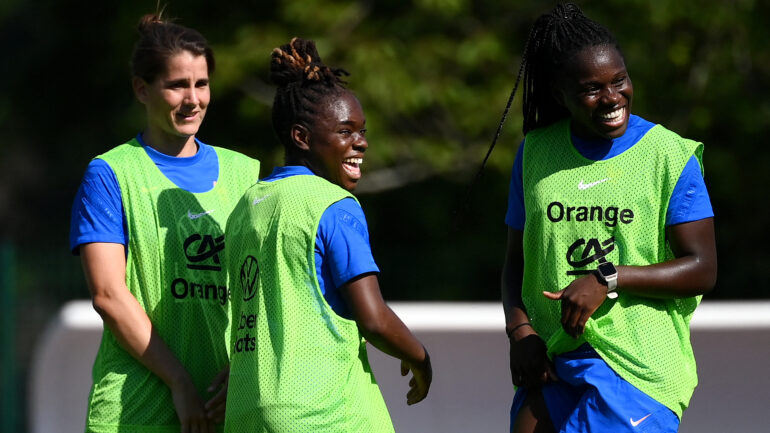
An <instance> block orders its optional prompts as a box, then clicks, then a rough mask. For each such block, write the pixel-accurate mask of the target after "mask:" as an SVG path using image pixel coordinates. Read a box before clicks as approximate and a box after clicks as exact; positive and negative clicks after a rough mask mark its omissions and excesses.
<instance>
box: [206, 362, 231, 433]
mask: <svg viewBox="0 0 770 433" xmlns="http://www.w3.org/2000/svg"><path fill="white" fill-rule="evenodd" d="M229 379H230V366H229V365H228V366H226V367H225V368H223V369H222V371H220V372H219V374H217V376H216V377H215V378H214V381H213V382H211V385H210V386H209V388H208V389H207V391H208V392H216V394H215V395H214V396H213V397H212V398H211V399H209V401H207V402H206V405H205V409H206V417H207V418H208V419H210V420H212V421H214V422H216V423H222V422H224V421H225V406H226V404H227V384H228V383H229Z"/></svg>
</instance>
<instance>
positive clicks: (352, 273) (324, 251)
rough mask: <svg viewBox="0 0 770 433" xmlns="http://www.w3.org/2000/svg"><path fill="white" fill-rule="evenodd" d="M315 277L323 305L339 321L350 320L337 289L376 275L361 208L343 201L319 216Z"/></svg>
mask: <svg viewBox="0 0 770 433" xmlns="http://www.w3.org/2000/svg"><path fill="white" fill-rule="evenodd" d="M315 259H316V273H317V275H318V276H319V278H318V280H319V281H318V282H319V285H320V286H321V292H322V293H323V294H324V297H325V298H326V302H328V303H329V305H330V306H331V307H332V309H333V310H334V311H335V312H336V313H337V314H339V315H340V316H342V317H346V318H351V315H350V311H349V310H348V308H347V304H346V303H345V300H344V299H343V297H342V294H341V293H340V291H339V288H340V287H341V286H342V285H344V284H345V283H347V282H348V281H350V280H352V279H354V278H356V277H358V276H360V275H363V274H368V273H373V272H379V271H380V269H379V268H378V267H377V264H376V263H375V262H374V257H373V256H372V250H371V246H370V244H369V229H368V227H367V225H366V217H365V216H364V211H363V209H361V206H360V205H359V204H358V202H357V201H355V200H354V199H352V198H345V199H343V200H340V201H338V202H336V203H334V204H332V205H331V206H329V208H328V209H326V211H325V212H324V214H323V215H322V216H321V221H320V223H319V226H318V233H317V236H316V248H315Z"/></svg>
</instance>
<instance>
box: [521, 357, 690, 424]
mask: <svg viewBox="0 0 770 433" xmlns="http://www.w3.org/2000/svg"><path fill="white" fill-rule="evenodd" d="M553 362H554V367H555V369H556V375H557V376H558V377H559V380H558V381H555V382H549V383H547V384H545V385H543V398H544V399H545V404H546V406H547V407H548V412H549V414H550V415H551V421H552V422H553V426H554V428H555V429H556V431H557V432H560V433H568V432H570V433H571V432H575V433H578V432H629V433H653V432H660V433H663V432H665V433H668V432H671V433H675V432H676V431H677V430H678V429H679V417H677V416H676V414H675V413H674V412H673V411H672V410H671V409H669V408H667V407H666V406H664V405H662V404H660V403H659V402H658V401H656V400H654V399H653V398H652V397H650V396H648V395H647V394H645V393H643V392H642V391H640V390H639V389H638V388H636V387H634V386H633V385H631V384H630V383H628V382H627V381H626V380H625V379H623V378H621V377H620V376H618V375H617V373H615V371H613V370H612V369H611V368H610V366H609V365H607V363H606V362H604V360H603V359H602V358H601V357H600V356H599V355H598V354H597V353H596V351H595V350H594V349H593V348H592V347H591V346H589V345H588V344H585V345H583V346H581V347H580V348H578V349H577V350H575V351H572V352H568V353H564V354H561V355H559V356H557V357H555V358H554V360H553ZM526 397H527V390H526V389H524V388H519V389H518V390H517V391H516V395H514V397H513V405H512V406H511V429H513V424H514V421H515V420H516V416H517V415H518V413H519V410H520V409H521V407H522V405H523V404H524V400H526Z"/></svg>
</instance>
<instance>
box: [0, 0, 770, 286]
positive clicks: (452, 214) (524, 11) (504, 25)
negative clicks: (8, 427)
mask: <svg viewBox="0 0 770 433" xmlns="http://www.w3.org/2000/svg"><path fill="white" fill-rule="evenodd" d="M156 3H157V2H156V1H155V0H142V1H135V2H115V3H83V2H73V1H61V0H38V1H36V2H22V1H18V0H6V1H4V2H3V3H2V6H0V43H2V46H3V47H4V48H5V50H4V53H3V57H2V58H3V63H4V67H3V68H0V77H2V79H1V80H0V82H2V83H3V84H4V90H5V91H4V97H3V98H1V99H0V128H1V129H0V130H1V131H2V136H3V145H2V146H0V221H1V222H2V223H1V224H0V227H1V228H0V230H1V232H0V233H2V237H4V238H7V239H11V240H15V241H16V242H17V243H34V244H36V245H41V247H40V248H43V247H42V245H45V246H46V247H48V246H49V245H50V248H55V249H56V250H58V251H59V252H60V253H61V255H62V256H65V255H66V253H65V252H66V248H67V247H66V242H67V232H68V229H67V227H68V223H69V208H70V204H71V200H72V197H73V196H74V193H75V190H76V188H77V185H78V183H79V180H80V176H81V175H82V172H83V169H84V168H85V166H86V164H87V163H88V161H89V159H90V158H92V157H93V156H94V155H97V154H99V153H101V152H103V151H105V150H107V149H109V148H111V147H113V146H115V145H116V144H119V143H122V142H124V141H126V140H127V139H129V138H130V137H132V136H133V135H134V134H136V132H137V131H138V130H139V129H140V128H141V127H142V122H143V114H142V112H141V107H140V106H139V104H137V103H135V102H134V101H133V96H132V94H131V89H130V81H129V80H130V78H129V74H128V57H129V54H130V51H131V47H132V43H133V41H134V39H135V30H134V28H135V24H136V22H137V20H138V18H139V16H140V15H141V14H143V13H146V12H151V11H154V10H155V8H156ZM578 3H581V5H582V7H583V8H584V10H585V12H586V13H587V14H588V15H589V16H591V17H593V18H595V19H597V20H598V21H600V22H602V23H604V24H606V25H607V26H608V27H609V28H610V29H611V30H612V31H613V32H614V33H615V34H616V36H617V37H618V40H619V41H620V43H621V45H622V46H623V48H624V51H625V54H626V57H627V63H628V67H629V71H630V73H631V76H632V78H633V80H634V84H635V90H636V92H635V101H634V111H635V112H636V113H637V114H640V115H642V116H644V117H646V118H648V119H650V120H652V121H656V122H660V123H663V124H665V125H666V126H667V127H669V128H671V129H673V130H675V131H677V132H678V133H680V134H682V135H684V136H686V137H690V138H694V139H698V140H701V141H703V142H704V143H705V144H706V151H705V165H706V173H707V183H708V185H709V187H710V192H711V194H712V200H713V203H714V207H715V211H716V213H717V230H718V243H719V248H720V253H722V254H721V255H720V280H719V281H720V283H719V288H718V290H717V291H716V292H714V294H713V295H712V296H713V297H722V298H736V297H767V296H768V295H767V290H764V289H766V288H768V286H770V277H767V276H765V275H764V274H762V273H760V272H758V271H757V269H761V267H762V265H763V264H765V263H768V262H770V257H769V256H770V254H769V253H768V252H767V251H766V250H764V248H763V242H761V241H760V240H761V239H768V238H770V236H769V235H770V233H768V231H769V230H768V228H767V227H766V225H765V223H764V218H763V216H764V215H766V214H767V213H768V205H767V203H766V201H764V200H762V199H761V198H760V197H761V196H760V194H761V188H762V187H763V186H764V185H767V178H768V176H767V172H768V171H767V169H766V168H765V167H767V165H768V162H769V161H768V158H769V155H770V151H768V149H767V148H766V147H764V146H753V144H754V143H761V142H762V140H763V139H764V138H765V136H766V135H767V134H768V132H769V131H768V129H770V126H769V125H768V121H767V120H766V119H767V118H768V114H770V102H768V99H767V97H766V96H765V95H767V93H768V90H769V89H768V87H770V79H769V78H768V77H770V54H768V52H767V51H766V50H764V49H763V48H764V45H766V44H767V42H768V41H769V40H770V30H768V28H767V26H766V25H765V22H766V21H767V19H768V17H770V15H768V12H770V11H769V9H770V5H768V4H767V3H766V2H758V1H753V0H709V1H705V2H704V1H695V0H659V1H656V2H649V1H646V0H608V1H605V2H601V3H597V2H578ZM552 5H553V3H552V2H499V1H494V0H477V1H471V0H411V1H409V0H383V1H371V0H369V1H354V2H349V1H325V0H284V1H278V0H273V1H232V2H228V3H226V4H222V5H218V6H216V7H215V6H213V5H212V4H211V2H206V1H201V0H190V1H186V2H173V1H169V2H168V4H167V7H166V11H167V14H168V15H170V16H174V17H179V21H180V22H181V23H182V24H185V25H189V26H191V27H194V28H197V29H199V30H200V31H201V32H202V33H203V34H204V35H206V36H207V38H208V39H209V40H210V41H211V42H212V45H213V46H214V48H215V53H216V56H217V61H218V65H217V71H216V74H215V75H214V77H213V83H212V87H213V92H214V93H213V103H212V105H211V109H210V110H209V113H208V114H207V119H206V122H204V126H203V128H202V130H201V132H200V134H199V136H200V138H201V139H203V140H204V141H206V142H209V143H212V144H216V145H220V146H226V147H231V148H234V149H237V150H240V151H242V152H244V153H247V154H249V155H252V156H255V157H257V158H259V159H260V160H262V161H263V164H264V172H263V174H266V173H267V171H268V170H270V167H271V166H272V165H276V164H280V163H281V155H282V150H281V149H280V148H279V146H278V145H277V142H276V140H275V139H274V137H273V133H272V129H271V127H270V104H271V102H272V96H273V91H274V90H273V87H272V86H271V85H270V83H269V82H268V80H267V74H268V62H269V58H270V52H271V50H272V48H274V47H276V46H278V45H280V44H283V43H285V42H287V41H288V40H289V39H290V38H291V37H292V36H302V37H306V38H310V39H314V40H316V42H317V43H318V45H319V50H320V52H321V54H322V55H323V57H324V60H325V61H326V62H328V63H329V64H331V65H335V66H339V67H343V68H345V69H347V70H349V71H350V72H351V73H352V75H351V77H349V80H348V81H349V83H350V84H349V86H350V88H351V89H353V90H354V91H355V92H356V93H357V94H358V96H359V97H360V99H361V101H362V103H363V105H364V108H365V111H366V114H367V117H368V126H369V130H370V135H369V138H370V145H371V146H370V149H369V151H368V153H367V159H366V165H365V177H364V180H363V181H362V184H361V188H360V190H359V195H360V197H361V200H362V202H363V204H364V207H365V210H366V211H367V216H368V218H369V220H370V225H371V231H372V236H373V246H374V249H375V255H376V257H377V259H378V262H379V263H380V265H381V267H382V268H383V274H382V279H383V287H385V290H386V291H387V293H386V296H387V297H388V298H390V299H444V300H452V299H487V300H493V299H497V296H498V295H497V293H498V274H499V268H500V262H501V260H502V248H503V246H504V242H505V240H504V238H505V230H506V229H505V227H504V224H503V222H502V220H503V216H504V213H505V205H506V203H505V202H506V194H507V183H508V176H509V171H510V167H511V165H512V163H513V157H514V155H515V149H516V147H517V146H518V143H519V142H520V140H521V139H522V136H521V117H520V114H519V113H520V107H521V99H520V97H517V98H516V101H515V102H514V106H513V109H512V111H511V114H510V116H509V120H508V123H507V125H506V126H505V128H504V130H503V135H502V137H501V139H500V141H499V143H498V149H497V150H496V151H495V153H494V154H493V155H492V158H491V160H490V162H489V164H488V167H487V169H486V171H485V173H484V176H483V177H482V178H481V180H480V181H479V182H478V184H477V185H475V187H474V189H473V191H472V194H471V195H470V196H469V197H470V202H469V206H468V209H469V210H468V212H467V213H466V214H464V215H463V218H462V219H458V209H460V208H461V207H462V206H463V201H464V200H465V197H466V195H465V194H466V191H467V188H468V184H469V183H470V180H471V178H472V176H473V174H474V173H475V171H476V169H477V167H478V164H479V163H480V161H481V159H482V157H483V155H484V153H485V152H486V148H487V146H488V145H489V142H490V140H491V139H492V136H493V134H494V132H495V130H496V127H497V123H498V121H499V117H500V115H501V113H502V110H503V107H504V104H505V102H506V100H507V97H508V95H509V92H510V88H511V86H512V85H513V82H514V81H515V78H516V77H515V75H516V73H517V71H518V66H519V63H520V59H521V57H520V56H521V52H522V49H523V45H524V41H525V39H526V37H527V34H528V31H529V28H530V26H531V24H532V22H533V20H534V19H535V18H536V17H537V16H538V15H539V14H540V13H543V12H545V11H547V10H548V9H550V7H552ZM732 143H736V144H738V145H736V146H731V144H732ZM52 186H54V187H52ZM38 277H39V278H42V276H38ZM43 286H45V285H43Z"/></svg>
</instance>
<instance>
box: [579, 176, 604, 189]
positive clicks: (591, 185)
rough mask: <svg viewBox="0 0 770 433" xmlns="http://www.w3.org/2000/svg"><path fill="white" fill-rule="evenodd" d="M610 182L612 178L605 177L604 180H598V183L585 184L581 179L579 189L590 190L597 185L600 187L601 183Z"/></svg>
mask: <svg viewBox="0 0 770 433" xmlns="http://www.w3.org/2000/svg"><path fill="white" fill-rule="evenodd" d="M608 180H610V178H609V177H605V178H604V179H602V180H597V181H596V182H591V183H583V180H582V179H581V180H580V183H579V184H578V189H579V190H581V191H582V190H584V189H588V188H591V187H594V186H596V185H599V184H600V183H604V182H607V181H608Z"/></svg>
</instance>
